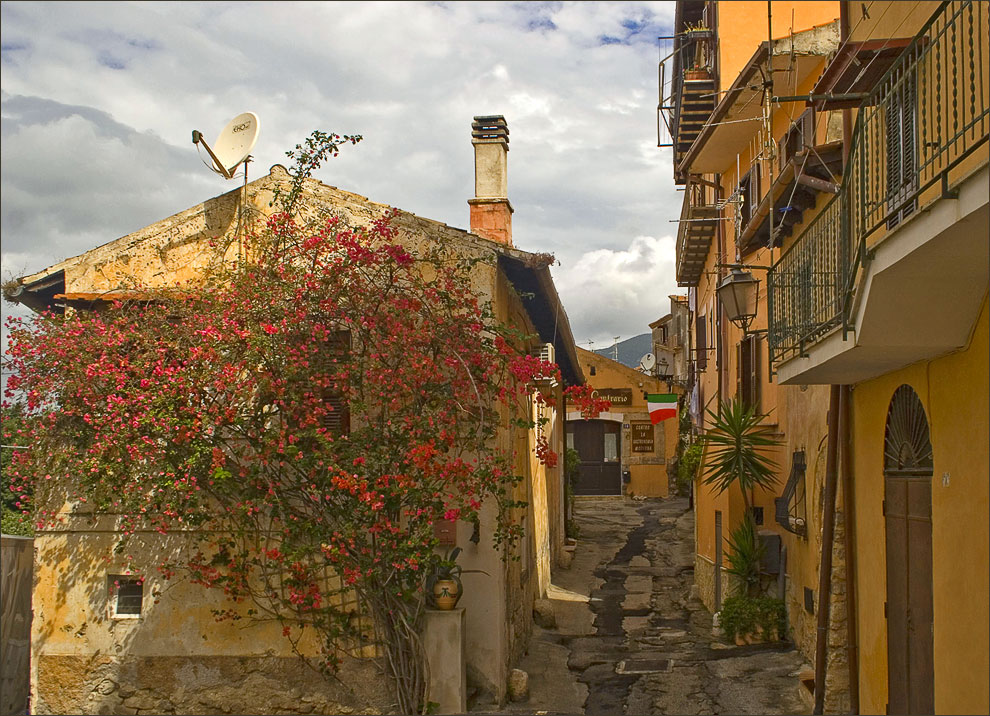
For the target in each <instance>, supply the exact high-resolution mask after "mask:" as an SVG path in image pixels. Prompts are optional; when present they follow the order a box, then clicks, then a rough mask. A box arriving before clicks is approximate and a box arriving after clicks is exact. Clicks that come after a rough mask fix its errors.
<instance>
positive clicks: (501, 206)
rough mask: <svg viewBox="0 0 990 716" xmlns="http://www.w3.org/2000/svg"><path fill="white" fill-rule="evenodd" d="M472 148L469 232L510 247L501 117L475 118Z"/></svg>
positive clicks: (505, 131)
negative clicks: (472, 191)
mask: <svg viewBox="0 0 990 716" xmlns="http://www.w3.org/2000/svg"><path fill="white" fill-rule="evenodd" d="M471 144H473V145H474V198H473V199H468V204H469V205H470V207H471V231H472V232H473V233H475V234H477V235H478V236H483V237H485V238H486V239H491V240H492V241H498V242H499V243H502V244H506V245H507V246H512V204H510V203H509V198H508V178H507V176H506V164H507V158H508V153H509V128H508V126H507V125H506V123H505V117H503V116H502V115H500V114H499V115H493V116H485V117H475V118H474V122H472V123H471Z"/></svg>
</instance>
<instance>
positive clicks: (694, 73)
mask: <svg viewBox="0 0 990 716" xmlns="http://www.w3.org/2000/svg"><path fill="white" fill-rule="evenodd" d="M684 79H686V80H708V79H711V74H710V73H709V72H708V70H706V69H701V68H693V69H690V70H684Z"/></svg>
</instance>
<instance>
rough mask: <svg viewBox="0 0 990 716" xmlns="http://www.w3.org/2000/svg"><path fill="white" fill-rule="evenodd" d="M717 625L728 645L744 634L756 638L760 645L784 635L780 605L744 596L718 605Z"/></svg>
mask: <svg viewBox="0 0 990 716" xmlns="http://www.w3.org/2000/svg"><path fill="white" fill-rule="evenodd" d="M719 625H720V626H721V627H722V631H724V632H725V635H726V637H728V639H729V640H730V641H731V640H734V639H735V638H736V637H737V636H746V635H748V634H752V635H758V636H759V638H760V639H762V640H763V641H775V640H776V639H782V638H784V637H785V636H786V632H787V620H786V611H785V608H784V602H783V600H781V599H774V598H773V597H750V596H747V595H745V594H739V595H736V596H733V597H729V598H728V599H726V600H725V601H724V602H723V603H722V611H721V612H720V613H719Z"/></svg>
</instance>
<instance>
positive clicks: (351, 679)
mask: <svg viewBox="0 0 990 716" xmlns="http://www.w3.org/2000/svg"><path fill="white" fill-rule="evenodd" d="M338 677H339V678H338V679H327V678H324V677H322V676H321V675H320V674H319V673H317V672H316V671H315V670H313V669H311V668H310V667H308V666H307V665H306V664H304V663H303V662H302V660H301V659H299V658H298V657H274V656H272V657H264V656H262V657H235V656H225V657H221V656H201V657H174V656H144V657H133V656H129V657H123V658H121V659H115V658H112V657H109V656H102V655H99V656H92V657H87V656H74V655H50V654H42V655H40V656H39V657H38V661H37V665H36V672H35V679H36V681H35V684H34V693H33V694H32V713H38V714H55V713H78V714H141V713H149V714H221V713H239V714H373V713H385V712H389V711H393V710H394V706H393V705H392V701H393V699H392V697H391V694H392V689H391V687H390V685H389V684H387V683H386V681H385V677H384V676H383V675H382V674H381V672H380V671H379V670H378V668H377V667H376V666H375V664H374V663H372V662H371V661H357V660H353V659H348V660H346V661H345V662H344V664H343V665H342V667H341V671H340V672H339V673H338Z"/></svg>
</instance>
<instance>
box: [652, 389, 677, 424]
mask: <svg viewBox="0 0 990 716" xmlns="http://www.w3.org/2000/svg"><path fill="white" fill-rule="evenodd" d="M646 409H647V410H649V411H650V422H651V423H653V424H654V425H656V424H657V423H659V422H660V421H662V420H666V419H667V418H674V417H676V416H677V396H676V395H675V394H674V393H648V394H647V396H646Z"/></svg>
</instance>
